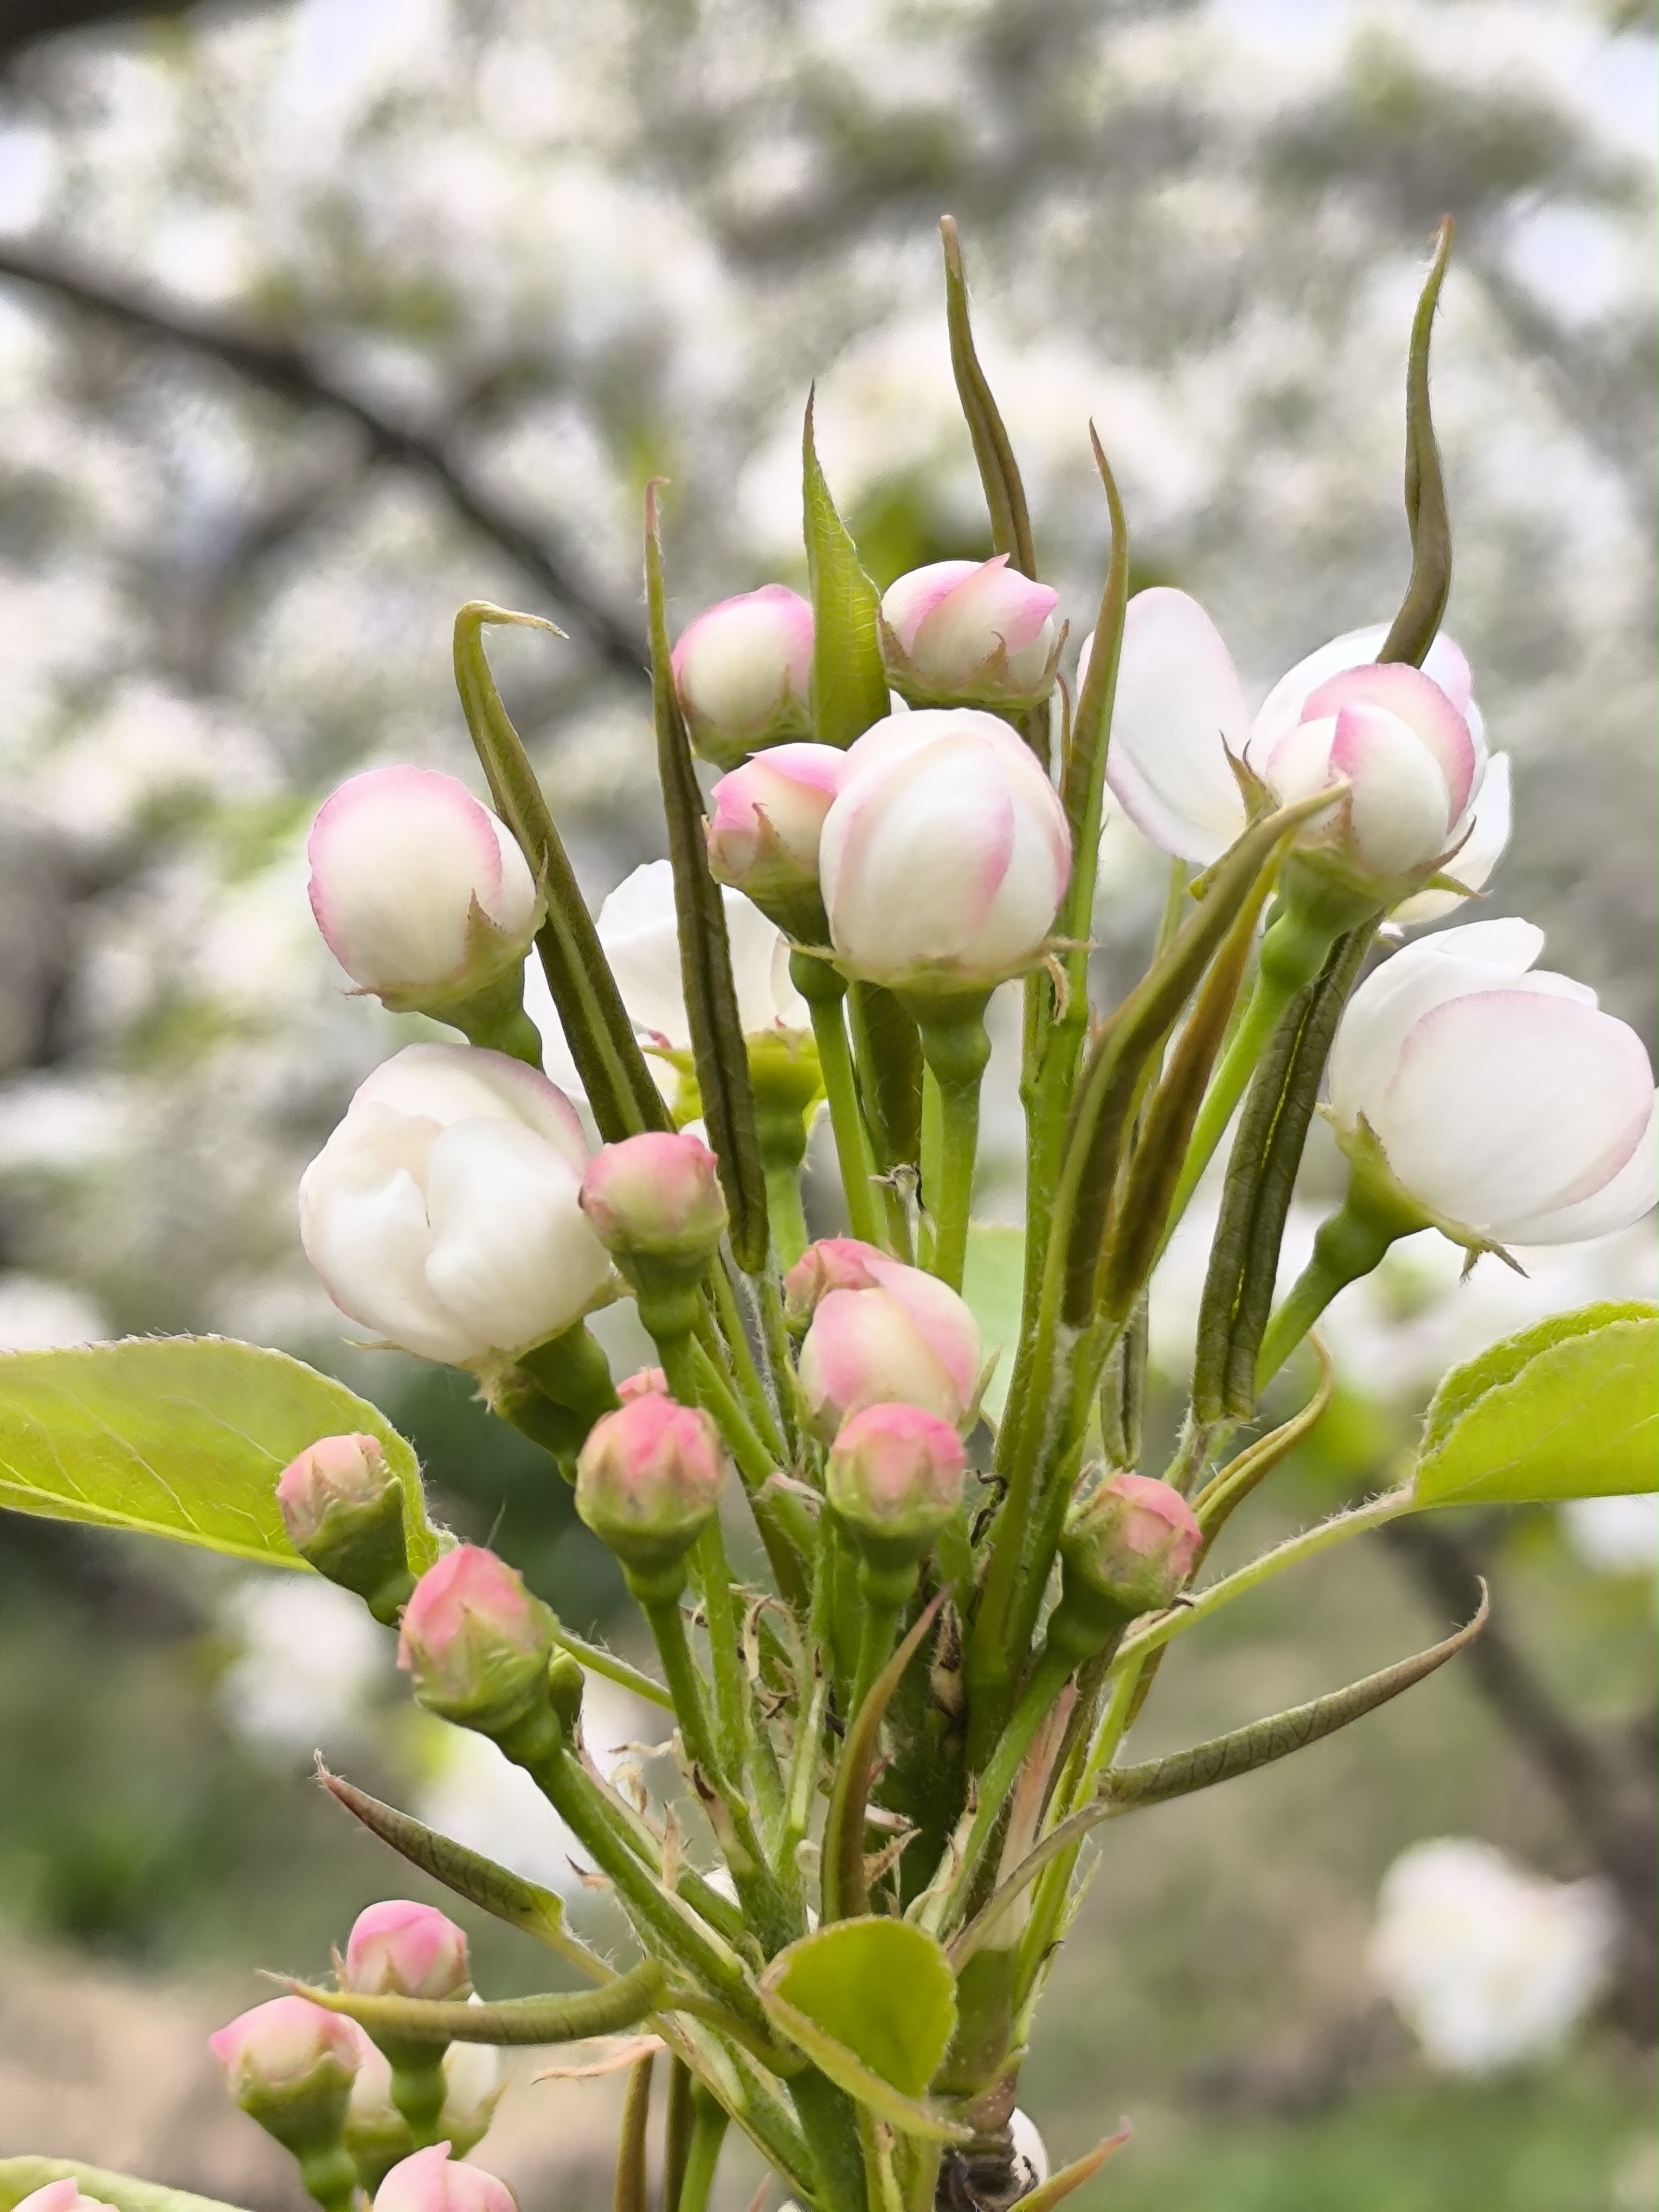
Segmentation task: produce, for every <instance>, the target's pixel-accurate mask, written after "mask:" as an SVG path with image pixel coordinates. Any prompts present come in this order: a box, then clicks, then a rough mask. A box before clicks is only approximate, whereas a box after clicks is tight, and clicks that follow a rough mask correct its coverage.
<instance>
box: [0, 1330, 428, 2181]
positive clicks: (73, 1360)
mask: <svg viewBox="0 0 1659 2212" xmlns="http://www.w3.org/2000/svg"><path fill="white" fill-rule="evenodd" d="M351 1431H361V1432H362V1434H364V1435H367V1436H372V1437H377V1438H378V1439H379V1441H380V1448H381V1449H382V1450H383V1451H384V1452H385V1454H386V1464H387V1465H388V1466H389V1467H390V1468H392V1470H393V1471H394V1473H396V1474H398V1475H400V1476H401V1477H402V1479H403V1483H404V1496H405V1498H406V1499H407V1501H408V1510H409V1516H410V1560H411V1564H413V1565H415V1567H416V1571H419V1570H420V1569H421V1568H422V1567H424V1566H426V1565H429V1564H430V1562H431V1560H432V1559H433V1558H434V1556H435V1549H434V1541H433V1536H432V1532H431V1530H430V1528H428V1526H427V1524H426V1521H425V1516H424V1511H423V1509H422V1504H421V1490H420V1470H419V1468H418V1466H417V1464H416V1458H415V1454H414V1452H413V1451H412V1450H411V1449H410V1446H409V1445H408V1444H407V1443H404V1439H403V1438H402V1437H400V1436H399V1435H398V1432H397V1431H396V1430H395V1429H394V1428H392V1427H391V1426H390V1425H389V1424H388V1423H387V1422H386V1419H384V1417H383V1416H382V1415H381V1414H380V1413H378V1412H377V1411H376V1409H375V1408H374V1407H373V1406H371V1405H368V1404H367V1403H366V1402H365V1401H363V1400H362V1398H359V1397H358V1396H356V1394H355V1393H354V1392H352V1391H350V1390H348V1389H346V1387H345V1385H344V1384H343V1383H336V1382H334V1381H333V1380H332V1379H331V1377H330V1376H326V1375H319V1374H318V1373H317V1372H316V1370H314V1369H313V1368H310V1367H307V1366H305V1365H303V1364H301V1362H300V1361H299V1360H297V1359H290V1358H288V1356H287V1354H286V1353H284V1352H267V1351H264V1350H263V1349H262V1348H261V1347H260V1346H258V1345H252V1344H236V1343H234V1342H233V1341H231V1340H229V1339H228V1338H226V1337H216V1336H200V1337H190V1336H181V1337H129V1338H127V1339H125V1340H124V1341H122V1342H121V1343H118V1344H90V1345H82V1346H76V1347H75V1348H74V1349H72V1350H69V1351H62V1352H4V1353H0V1506H9V1507H10V1508H11V1510H13V1511H14V1512H17V1513H40V1514H44V1515H45V1516H47V1518H49V1519H51V1520H54V1521H88V1522H93V1523H94V1524H95V1525H96V1526H98V1527H100V1528H133V1529H137V1530H139V1531H141V1532H142V1533H143V1534H147V1535H152V1536H171V1537H173V1538H175V1539H177V1540H178V1541H181V1542H184V1543H186V1544H200V1545H202V1546H204V1547H205V1548H206V1549H207V1550H209V1551H211V1552H228V1553H231V1554H232V1556H233V1557H234V1558H237V1559H259V1560H263V1561H265V1562H268V1563H269V1564H270V1565H276V1566H285V1567H297V1566H299V1565H301V1561H300V1559H298V1557H297V1556H296V1555H295V1552H294V1550H293V1547H291V1546H290V1544H289V1541H288V1538H287V1536H286V1534H284V1533H283V1523H282V1518H281V1516H280V1515H279V1514H278V1512H277V1510H276V1478H277V1476H278V1475H279V1474H281V1473H282V1471H283V1468H284V1467H286V1466H287V1464H288V1462H289V1460H291V1459H293V1458H294V1457H295V1455H296V1454H298V1453H300V1452H301V1451H303V1450H304V1449H305V1448H306V1446H307V1444H312V1443H316V1441H317V1439H318V1438H319V1437H327V1436H339V1435H342V1434H345V1433H349V1432H351ZM0 2212H3V2208H0Z"/></svg>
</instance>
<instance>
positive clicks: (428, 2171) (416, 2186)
mask: <svg viewBox="0 0 1659 2212" xmlns="http://www.w3.org/2000/svg"><path fill="white" fill-rule="evenodd" d="M449 2152H450V2146H449V2145H448V2144H447V2142H443V2143H434V2144H433V2145H432V2147H431V2148H430V2149H429V2150H417V2151H416V2154H415V2155H414V2156H413V2158H405V2159H400V2160H398V2164H397V2165H396V2166H393V2167H392V2171H391V2172H390V2173H388V2174H387V2176H386V2179H385V2180H384V2181H383V2182H382V2183H381V2184H380V2188H379V2189H378V2190H377V2191H376V2192H375V2196H374V2212H519V2203H518V2199H517V2197H514V2196H513V2191H511V2190H510V2189H509V2188H508V2187H507V2184H506V2183H505V2182H504V2181H498V2180H497V2179H496V2178H495V2175H494V2174H493V2173H486V2172H484V2171H483V2167H482V2166H463V2165H461V2164H460V2163H459V2160H453V2159H452V2158H451V2157H450V2155H449Z"/></svg>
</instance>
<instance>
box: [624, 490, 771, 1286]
mask: <svg viewBox="0 0 1659 2212" xmlns="http://www.w3.org/2000/svg"><path fill="white" fill-rule="evenodd" d="M645 592H646V602H647V610H648V612H649V615H650V622H651V690H652V696H653V702H654V705H655V709H656V725H657V773H658V775H659V778H660V779H661V782H662V803H663V811H664V813H665V815H666V817H667V819H668V857H669V860H670V863H671V866H672V867H673V871H674V911H675V914H676V916H677V918H678V923H679V938H680V979H681V981H682V982H683V984H684V989H685V1012H686V1018H687V1019H688V1020H689V1022H690V1025H691V1056H692V1060H693V1062H694V1064H695V1066H696V1073H697V1092H698V1097H699V1098H700V1100H701V1102H702V1118H703V1122H704V1125H705V1127H707V1129H708V1141H709V1144H710V1145H711V1146H713V1148H714V1156H715V1158H717V1159H718V1160H719V1162H720V1188H722V1189H723V1190H724V1191H725V1193H726V1209H727V1211H728V1212H729V1213H730V1215H731V1218H732V1232H731V1233H732V1254H733V1255H734V1257H735V1258H736V1260H737V1262H738V1266H739V1267H741V1268H742V1269H743V1270H744V1273H746V1274H751V1275H752V1274H755V1273H757V1272H758V1271H759V1270H760V1269H761V1268H762V1267H764V1266H765V1265H766V1246H767V1237H768V1225H767V1212H766V1171H765V1169H764V1167H763V1164H762V1161H761V1153H760V1139H759V1137H758V1135H757V1131H756V1126H755V1093H754V1088H753V1085H751V1084H750V1079H749V1054H748V1051H747V1048H746V1047H745V1046H744V1039H743V1021H742V1018H741V1017H740V1015H739V1014H738V988H737V985H736V984H735V983H734V982H733V981H732V947H731V944H730V942H729V940H728V939H727V937H726V902H725V898H724V896H723V894H722V892H721V890H720V885H719V884H717V883H716V882H715V881H714V877H713V876H712V875H711V874H710V872H709V868H708V845H707V843H706V842H705V840H704V837H703V827H702V793H701V792H700V791H699V790H698V788H697V778H696V770H695V769H693V767H692V765H691V741H690V738H689V737H688V736H687V735H686V729H685V719H684V715H682V714H681V713H680V703H679V698H678V694H677V693H676V691H675V689H674V671H673V667H672V665H671V661H670V658H669V651H668V625H667V622H666V620H665V616H664V611H663V586H662V540H661V538H660V536H659V532H658V527H657V487H656V485H655V484H654V483H653V484H649V485H647V488H646V494H645Z"/></svg>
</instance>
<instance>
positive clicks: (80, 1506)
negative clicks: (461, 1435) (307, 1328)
mask: <svg viewBox="0 0 1659 2212" xmlns="http://www.w3.org/2000/svg"><path fill="white" fill-rule="evenodd" d="M352 1431H362V1433H363V1434H365V1435H368V1436H372V1437H375V1438H376V1439H377V1440H378V1442H379V1443H380V1449H381V1450H382V1451H383V1452H384V1453H385V1454H386V1464H387V1466H388V1467H390V1468H392V1472H393V1473H394V1474H397V1475H398V1476H399V1477H400V1478H401V1479H402V1481H403V1486H404V1510H405V1515H406V1518H407V1522H408V1526H409V1532H410V1565H411V1566H412V1567H413V1568H414V1569H415V1571H416V1573H417V1574H418V1573H420V1572H422V1571H423V1570H424V1569H425V1568H426V1567H428V1566H429V1565H431V1563H432V1561H433V1559H435V1557H436V1556H437V1545H436V1539H435V1536H434V1534H433V1532H432V1530H431V1528H429V1527H428V1524H427V1522H426V1518H425V1511H424V1507H423V1504H422V1496H421V1478H420V1468H419V1466H418V1464H417V1462H416V1458H415V1454H414V1452H413V1450H412V1449H410V1446H409V1445H408V1444H407V1443H404V1439H403V1438H402V1437H400V1436H399V1435H398V1431H396V1430H395V1429H394V1428H392V1426H391V1425H390V1424H389V1423H388V1422H387V1421H386V1419H385V1417H384V1416H383V1415H382V1414H381V1413H380V1412H378V1411H377V1409H376V1408H375V1407H373V1406H371V1405H368V1403H367V1402H366V1401H364V1400H363V1399H362V1398H359V1397H358V1396H356V1394H355V1393H354V1392H352V1391H350V1390H348V1389H346V1387H345V1385H344V1383H337V1382H335V1381H334V1380H333V1379H332V1378H331V1376H326V1375H319V1374H318V1373H317V1371H316V1370H315V1369H314V1368H310V1367H307V1366H305V1365H304V1364H302V1363H301V1361H299V1360H297V1359H290V1358H289V1357H288V1355H287V1354H286V1353H285V1352H267V1351H264V1349H262V1348H261V1347H260V1346H258V1345H252V1344H237V1343H234V1342H233V1341H232V1340H230V1339H228V1338H226V1337H217V1336H194V1337H191V1336H182V1337H129V1338H127V1339H126V1340H125V1341H123V1342H121V1343H118V1344H91V1345H83V1346H76V1348H74V1349H73V1350H70V1351H62V1352H5V1353H0V1506H9V1508H10V1509H11V1510H13V1511H14V1512H17V1513H39V1514H43V1515H45V1516H46V1517H47V1518H49V1519H51V1520H54V1521H86V1522H92V1523H93V1524H94V1526H97V1527H100V1528H133V1529H137V1530H139V1531H141V1532H142V1533H143V1534H146V1535H152V1536H172V1537H173V1538H175V1539H177V1540H179V1541H182V1542H184V1543H187V1544H200V1545H202V1546H203V1547H204V1548H205V1549H206V1550H208V1551H211V1552H228V1553H230V1554H231V1556H232V1557H233V1558H235V1559H258V1560H262V1561H264V1562H266V1563H267V1564H269V1565H276V1566H283V1567H299V1566H302V1565H304V1562H303V1561H302V1560H301V1559H300V1558H299V1556H298V1554H297V1553H295V1550H294V1548H293V1547H292V1546H291V1545H290V1544H289V1541H288V1537H287V1535H286V1534H285V1533H284V1531H283V1522H282V1516H281V1515H280V1514H279V1513H278V1512H277V1510H276V1478H277V1476H278V1475H279V1474H281V1473H282V1471H283V1468H285V1467H286V1466H287V1465H288V1462H289V1461H290V1460H291V1459H293V1458H295V1456H296V1455H298V1454H299V1453H300V1452H302V1451H303V1450H304V1449H305V1448H306V1446H307V1444H313V1443H316V1441H317V1439H318V1438H319V1437H328V1436H340V1435H343V1434H347V1433H349V1432H352Z"/></svg>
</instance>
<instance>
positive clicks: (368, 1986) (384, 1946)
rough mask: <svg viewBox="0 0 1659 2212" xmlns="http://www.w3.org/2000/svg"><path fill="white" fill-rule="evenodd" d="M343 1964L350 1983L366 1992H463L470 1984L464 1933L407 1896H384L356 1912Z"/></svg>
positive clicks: (414, 1994)
mask: <svg viewBox="0 0 1659 2212" xmlns="http://www.w3.org/2000/svg"><path fill="white" fill-rule="evenodd" d="M345 1969H346V1970H345V1986H346V1988H347V1989H349V1990H359V1991H361V1992H362V1994H363V1995H364V1996H398V1997H454V1996H465V1995H466V1994H467V1992H468V1991H469V1990H471V1986H472V1978H471V1969H470V1967H469V1966H468V1964H467V1955H466V1936H465V1932H464V1931H463V1930H462V1929H459V1928H458V1927H457V1926H456V1925H455V1923H454V1922H453V1920H451V1919H450V1918H449V1917H448V1916H447V1914H445V1913H442V1912H440V1911H438V1910H437V1909H436V1907H435V1906H434V1905H416V1904H415V1903H414V1902H413V1901H412V1900H411V1899H408V1898H401V1897H389V1898H386V1899H382V1901H381V1902H380V1904H379V1905H368V1906H367V1907H366V1908H365V1909H364V1911H362V1912H360V1913H359V1914H358V1915H357V1917H356V1920H355V1921H354V1922H353V1923H352V1929H351V1934H350V1936H349V1937H348V1938H347V1941H346V1954H345Z"/></svg>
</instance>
